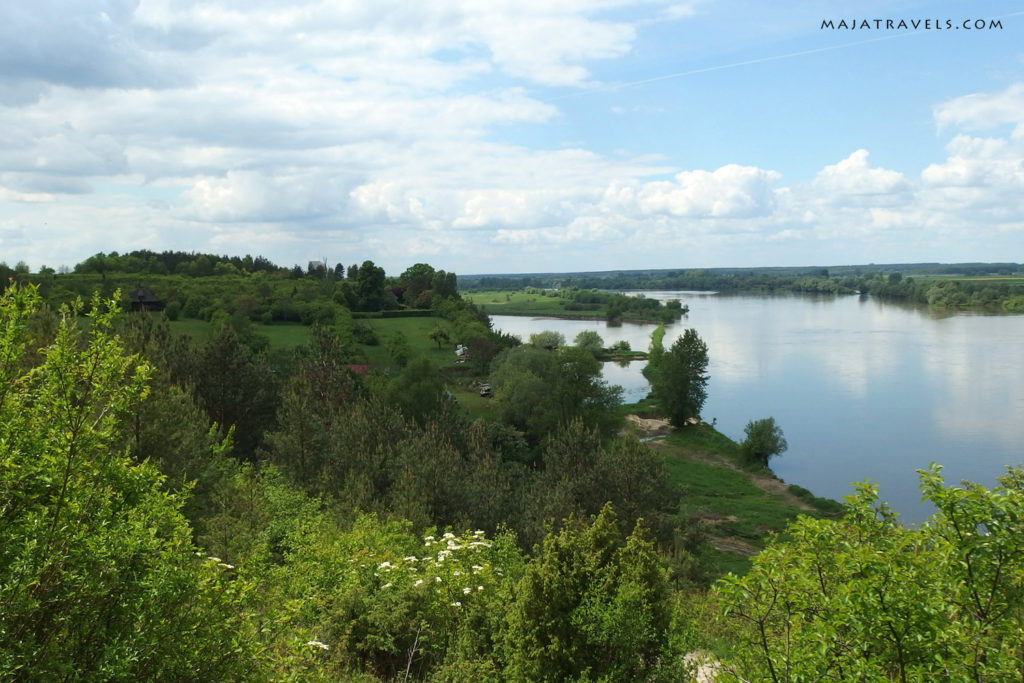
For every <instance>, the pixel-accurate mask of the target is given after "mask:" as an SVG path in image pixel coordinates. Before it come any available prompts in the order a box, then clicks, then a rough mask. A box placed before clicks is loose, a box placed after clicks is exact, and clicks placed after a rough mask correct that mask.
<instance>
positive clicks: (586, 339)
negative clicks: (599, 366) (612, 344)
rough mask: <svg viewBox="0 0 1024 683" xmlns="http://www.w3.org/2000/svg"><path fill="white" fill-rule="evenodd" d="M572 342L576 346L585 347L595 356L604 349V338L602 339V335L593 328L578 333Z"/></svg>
mask: <svg viewBox="0 0 1024 683" xmlns="http://www.w3.org/2000/svg"><path fill="white" fill-rule="evenodd" d="M572 343H573V346H575V347H576V348H578V349H583V350H584V351H586V352H587V353H589V354H592V355H594V356H596V355H598V354H599V353H601V352H602V351H603V350H604V340H603V339H601V335H599V334H598V333H597V332H594V331H593V330H583V331H582V332H580V333H579V334H577V335H576V338H575V339H573V341H572Z"/></svg>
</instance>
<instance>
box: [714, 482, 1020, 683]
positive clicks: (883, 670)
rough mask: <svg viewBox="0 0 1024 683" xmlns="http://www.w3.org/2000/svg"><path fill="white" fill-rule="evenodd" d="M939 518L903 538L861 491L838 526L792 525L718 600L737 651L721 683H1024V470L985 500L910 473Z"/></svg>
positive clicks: (888, 514) (872, 494) (972, 489)
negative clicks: (829, 682) (823, 682)
mask: <svg viewBox="0 0 1024 683" xmlns="http://www.w3.org/2000/svg"><path fill="white" fill-rule="evenodd" d="M919 473H920V476H921V490H922V493H923V494H924V498H925V499H926V500H929V501H931V502H932V503H934V505H935V507H936V509H937V510H938V512H937V513H936V514H935V515H933V516H932V518H931V519H930V520H929V521H928V522H927V523H925V524H923V525H921V526H920V527H915V528H907V527H904V526H903V525H902V524H900V523H899V522H898V520H897V517H896V515H895V514H894V513H893V512H892V511H891V510H889V508H888V507H887V506H886V505H885V504H884V503H881V504H879V503H878V491H877V488H876V487H873V486H869V485H868V484H860V485H858V488H857V493H856V494H855V495H853V496H849V497H847V499H846V514H845V515H844V516H843V518H842V519H841V520H819V519H812V518H810V517H800V518H799V519H798V520H797V521H796V522H794V523H793V524H792V525H791V526H790V527H789V529H787V530H786V532H785V533H784V534H782V535H780V536H778V537H777V539H776V540H775V541H774V542H773V543H772V544H771V545H770V546H769V547H768V548H766V549H765V550H763V551H762V552H761V553H760V554H759V555H758V556H757V557H755V558H754V561H753V562H754V563H753V567H752V568H751V570H750V571H749V572H748V573H747V574H746V575H745V576H744V577H742V578H740V577H736V576H729V577H726V579H725V580H724V583H722V584H721V585H720V588H719V590H718V596H717V598H718V599H719V600H721V601H722V604H723V606H724V609H725V614H726V616H727V617H728V618H729V620H730V621H731V622H732V623H733V624H734V626H735V633H734V635H735V636H737V637H738V639H739V640H740V641H742V642H743V644H742V645H740V646H738V647H737V648H736V650H735V651H734V652H735V655H736V656H735V657H733V658H732V661H730V662H728V663H727V664H726V666H725V669H726V672H724V673H723V675H722V676H720V677H719V680H722V681H733V680H773V681H781V680H787V681H797V680H821V679H822V678H825V679H829V680H868V681H892V680H895V681H934V680H947V681H1009V680H1021V679H1022V677H1024V657H1022V654H1024V651H1022V646H1021V643H1022V642H1024V640H1022V634H1024V611H1022V610H1021V605H1022V604H1024V534H1022V533H1021V523H1022V520H1024V470H1021V469H1020V468H1012V469H1009V470H1008V472H1007V474H1006V475H1004V476H1003V477H1000V479H999V486H998V487H996V488H994V489H992V490H987V489H985V488H984V487H982V486H979V485H977V484H971V483H969V482H964V483H963V485H962V486H960V487H946V486H945V482H944V481H943V479H942V477H941V476H940V468H939V467H937V466H935V465H932V467H931V468H930V469H929V470H927V471H924V470H919Z"/></svg>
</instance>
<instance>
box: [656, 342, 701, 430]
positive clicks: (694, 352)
mask: <svg viewBox="0 0 1024 683" xmlns="http://www.w3.org/2000/svg"><path fill="white" fill-rule="evenodd" d="M652 355H653V356H654V357H656V358H657V360H656V363H655V364H654V365H653V368H652V372H651V373H649V374H648V377H649V378H650V380H651V393H653V394H654V397H655V398H656V399H657V400H658V402H659V403H660V404H661V408H662V410H663V411H664V413H665V414H666V415H667V416H668V418H669V420H670V421H671V422H672V424H673V425H675V426H676V427H683V426H684V425H685V424H686V421H687V420H688V419H690V418H694V417H700V411H701V408H703V407H704V401H705V400H707V396H708V393H707V384H708V374H707V368H708V347H707V344H705V343H704V342H703V340H701V338H700V337H699V336H698V335H697V331H696V330H694V329H693V328H690V329H687V330H686V331H685V332H684V333H683V335H682V336H681V337H679V338H678V339H676V340H675V342H673V344H672V346H671V347H670V348H669V349H668V350H667V351H665V352H664V353H657V354H652Z"/></svg>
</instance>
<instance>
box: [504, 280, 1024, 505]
mask: <svg viewBox="0 0 1024 683" xmlns="http://www.w3.org/2000/svg"><path fill="white" fill-rule="evenodd" d="M646 295H647V296H649V297H657V298H659V299H668V298H680V299H682V300H683V302H684V303H685V304H687V305H688V306H689V307H690V313H689V315H688V316H687V317H684V318H683V319H682V320H681V321H680V322H678V323H676V324H674V325H671V326H669V328H668V332H667V334H666V336H665V346H666V348H667V347H668V346H669V345H670V344H671V343H672V341H673V340H674V339H675V338H677V337H678V336H680V335H681V334H682V332H683V330H685V329H686V328H687V327H693V328H695V329H696V330H697V333H698V334H699V335H700V337H701V338H702V339H703V340H704V341H705V343H707V345H708V353H709V356H710V362H709V366H708V374H709V375H710V381H709V383H708V400H707V402H706V403H705V405H704V411H703V418H704V419H705V420H706V421H708V422H710V421H712V420H715V423H716V427H717V429H718V430H719V431H721V432H723V433H724V434H726V435H728V436H730V437H731V438H733V439H736V440H737V441H739V440H742V439H743V428H744V426H745V425H746V424H747V422H748V421H749V420H751V419H757V418H762V417H769V416H771V417H774V418H775V420H776V422H777V423H778V424H779V426H781V427H782V429H783V431H784V432H785V435H786V439H787V441H788V442H789V450H787V451H786V452H785V453H784V454H782V455H781V456H779V457H778V458H776V459H774V460H773V461H772V469H773V470H775V472H776V474H778V476H780V477H781V478H783V479H784V480H785V481H787V482H789V483H794V484H799V485H801V486H804V487H806V488H808V489H810V490H811V491H813V492H814V493H815V494H816V495H819V496H826V497H829V498H835V499H837V500H838V499H842V497H843V496H846V495H848V494H850V493H851V492H852V490H853V489H852V486H851V483H852V482H858V481H864V480H871V481H872V482H874V483H876V484H878V485H879V486H880V492H881V494H880V495H881V498H882V500H885V501H886V502H888V503H889V505H890V506H891V507H892V508H893V509H894V510H896V511H897V512H898V513H900V515H901V519H902V521H904V522H905V523H909V524H916V523H920V522H922V521H924V520H925V519H926V518H927V517H928V515H930V514H931V512H932V509H931V507H930V506H929V505H926V504H924V503H922V502H921V500H920V493H919V491H918V488H917V474H916V472H915V470H916V469H918V468H924V467H927V466H928V464H929V463H930V462H933V461H934V462H937V463H939V464H941V465H943V467H944V470H943V472H944V474H945V476H946V480H947V483H950V484H952V483H958V482H959V481H961V480H962V479H968V480H971V481H977V482H979V483H981V484H983V485H985V486H992V485H994V484H995V483H996V482H995V478H996V476H998V475H999V474H1002V473H1003V472H1004V471H1005V469H1006V466H1007V465H1020V464H1024V448H1022V445H1024V316H1011V315H995V314H978V313H955V314H948V313H937V312H935V311H931V310H928V309H926V308H922V307H912V306H904V305H900V304H893V303H884V302H881V301H878V300H875V299H871V298H861V297H856V296H847V297H801V296H724V295H714V294H706V293H699V292H647V293H646ZM491 319H492V320H493V321H494V327H495V328H496V329H500V330H503V331H505V332H509V333H512V334H517V335H520V336H521V337H522V338H523V339H524V340H526V339H528V338H529V335H530V334H532V333H534V332H538V331H541V330H555V331H558V332H561V333H562V334H564V335H565V338H566V341H567V343H570V344H571V343H572V340H573V338H574V337H575V336H576V335H577V334H578V333H579V332H580V331H581V330H585V329H588V330H594V331H596V332H597V333H598V334H600V335H601V337H602V338H603V339H604V342H605V346H610V345H611V344H613V343H615V342H617V341H619V340H626V341H628V342H629V343H630V346H631V347H632V348H633V349H646V348H647V347H648V345H649V342H650V335H651V332H652V331H653V330H654V328H655V327H656V326H655V325H651V324H646V325H641V324H631V323H625V324H623V325H622V326H621V327H608V326H607V325H606V324H605V323H603V322H599V321H578V320H557V319H551V318H527V317H516V316H492V318H491ZM642 367H643V363H630V364H628V365H627V366H626V367H621V366H619V365H617V364H614V363H605V367H604V377H605V379H606V380H607V381H608V382H610V383H612V384H618V385H621V386H622V387H623V388H624V392H625V394H624V395H625V399H626V400H627V401H633V400H636V399H638V398H642V397H643V396H645V395H646V394H647V391H648V390H649V387H648V385H647V381H646V380H645V379H644V377H643V375H642V374H641V373H640V370H641V368H642Z"/></svg>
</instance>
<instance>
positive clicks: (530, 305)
mask: <svg viewBox="0 0 1024 683" xmlns="http://www.w3.org/2000/svg"><path fill="white" fill-rule="evenodd" d="M462 296H463V297H464V298H467V299H469V300H470V301H472V302H473V303H474V304H476V305H477V306H478V307H479V308H480V309H482V310H483V311H484V312H485V313H487V314H488V315H532V316H537V317H543V316H558V317H560V318H601V317H604V315H605V312H606V311H605V309H604V307H602V308H601V309H599V310H594V311H567V310H565V305H566V304H568V303H571V302H570V301H569V300H568V299H563V298H562V297H558V296H543V295H540V294H528V293H526V292H524V291H519V292H490V291H487V292H467V293H465V294H463V295H462Z"/></svg>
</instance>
